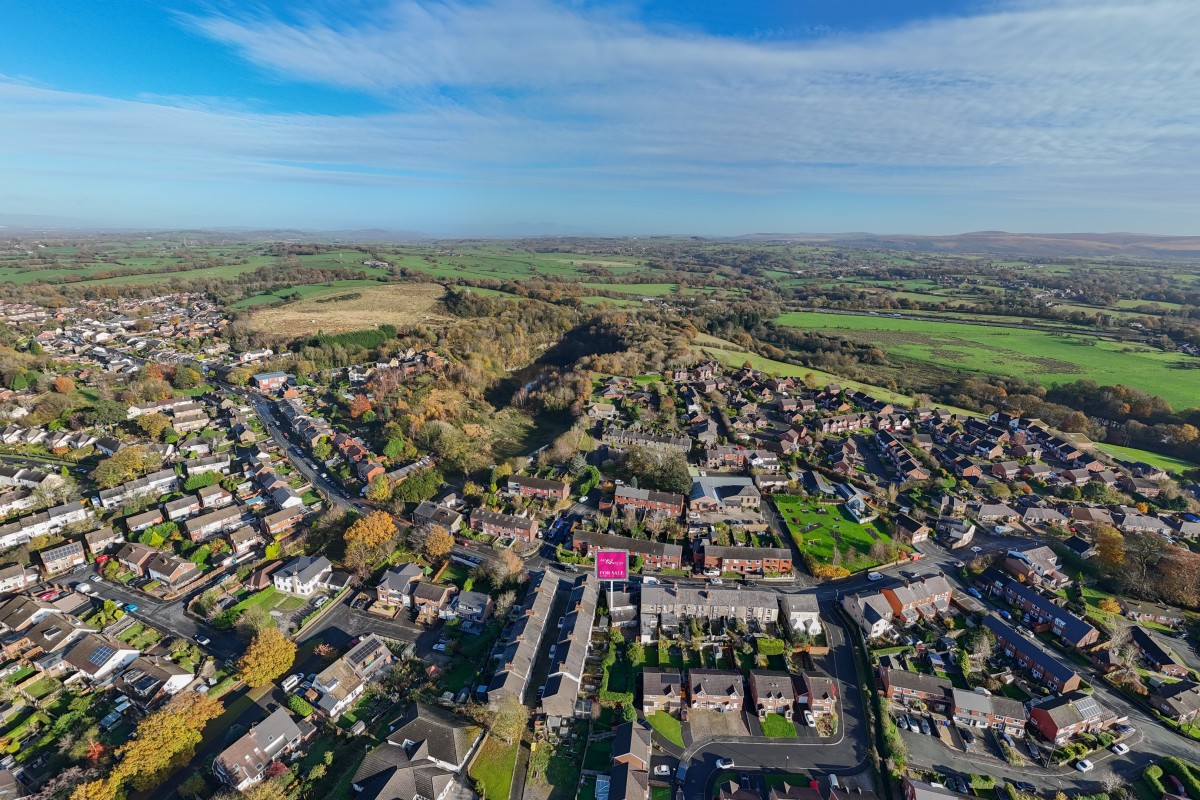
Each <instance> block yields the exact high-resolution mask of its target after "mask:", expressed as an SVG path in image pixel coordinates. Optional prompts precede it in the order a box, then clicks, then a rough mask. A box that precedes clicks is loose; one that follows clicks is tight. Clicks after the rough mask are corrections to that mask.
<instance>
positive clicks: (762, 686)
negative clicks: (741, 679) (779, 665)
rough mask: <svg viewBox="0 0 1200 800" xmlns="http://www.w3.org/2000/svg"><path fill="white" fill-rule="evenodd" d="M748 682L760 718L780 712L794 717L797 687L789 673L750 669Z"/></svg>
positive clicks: (755, 709) (785, 717)
mask: <svg viewBox="0 0 1200 800" xmlns="http://www.w3.org/2000/svg"><path fill="white" fill-rule="evenodd" d="M748 682H749V684H750V699H751V700H752V701H753V703H754V711H755V713H756V714H758V718H759V719H766V717H767V714H778V715H779V716H781V717H783V718H784V719H788V720H790V719H791V718H792V717H793V715H794V713H795V708H796V687H795V685H794V684H793V683H792V676H791V675H790V674H789V673H787V672H769V671H766V670H750V673H749V679H748Z"/></svg>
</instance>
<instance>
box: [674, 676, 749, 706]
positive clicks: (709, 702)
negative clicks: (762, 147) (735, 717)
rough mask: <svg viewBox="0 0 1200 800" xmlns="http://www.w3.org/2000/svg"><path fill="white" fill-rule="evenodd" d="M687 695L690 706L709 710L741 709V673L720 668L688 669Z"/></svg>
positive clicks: (742, 694) (742, 695)
mask: <svg viewBox="0 0 1200 800" xmlns="http://www.w3.org/2000/svg"><path fill="white" fill-rule="evenodd" d="M688 687H689V690H688V696H689V698H690V699H691V707H692V708H701V709H707V710H709V711H721V712H727V711H734V712H737V711H741V710H742V698H743V697H744V695H745V692H744V691H743V690H742V675H741V673H740V672H733V671H731V670H722V669H693V670H689V671H688Z"/></svg>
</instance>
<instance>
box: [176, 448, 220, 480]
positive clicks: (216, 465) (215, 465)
mask: <svg viewBox="0 0 1200 800" xmlns="http://www.w3.org/2000/svg"><path fill="white" fill-rule="evenodd" d="M229 464H230V458H229V454H228V453H223V454H221V455H215V456H204V457H202V458H191V459H188V460H187V461H185V462H183V467H184V469H186V470H187V474H188V477H194V476H196V475H206V474H208V473H210V472H215V473H218V474H222V475H223V474H225V473H227V472H229Z"/></svg>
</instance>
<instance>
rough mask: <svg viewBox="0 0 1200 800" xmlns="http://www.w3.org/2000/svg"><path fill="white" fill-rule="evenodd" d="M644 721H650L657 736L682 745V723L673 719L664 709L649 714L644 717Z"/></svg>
mask: <svg viewBox="0 0 1200 800" xmlns="http://www.w3.org/2000/svg"><path fill="white" fill-rule="evenodd" d="M646 722H649V723H650V727H651V728H653V729H654V730H655V731H656V732H657V733H658V735H659V736H661V737H662V738H664V739H666V740H667V741H668V742H671V743H672V744H675V745H678V746H679V747H683V723H682V722H680V721H679V720H677V719H675V717H673V716H671V715H670V714H668V713H667V712H666V711H655V712H654V713H653V714H651V715H650V716H648V717H646Z"/></svg>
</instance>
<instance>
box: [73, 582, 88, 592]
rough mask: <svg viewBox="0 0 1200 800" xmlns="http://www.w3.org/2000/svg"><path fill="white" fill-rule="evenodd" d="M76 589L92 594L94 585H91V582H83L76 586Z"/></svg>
mask: <svg viewBox="0 0 1200 800" xmlns="http://www.w3.org/2000/svg"><path fill="white" fill-rule="evenodd" d="M75 591H77V592H83V593H84V594H91V593H92V587H91V586H90V585H89V584H86V583H81V584H79V585H78V586H76V587H75Z"/></svg>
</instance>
